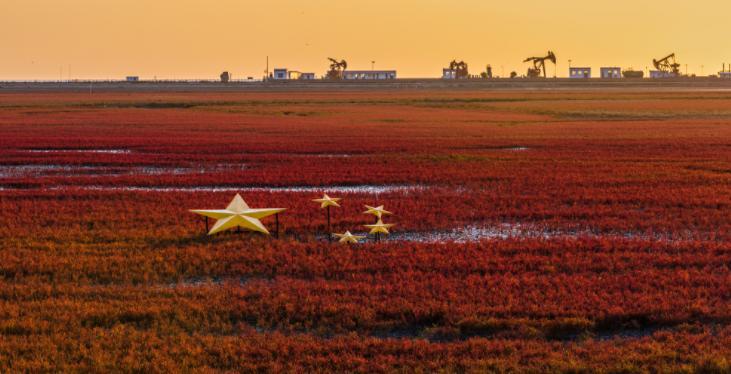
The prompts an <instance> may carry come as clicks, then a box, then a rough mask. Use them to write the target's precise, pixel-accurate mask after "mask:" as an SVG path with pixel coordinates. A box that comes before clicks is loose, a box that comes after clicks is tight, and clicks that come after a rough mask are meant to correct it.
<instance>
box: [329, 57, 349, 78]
mask: <svg viewBox="0 0 731 374" xmlns="http://www.w3.org/2000/svg"><path fill="white" fill-rule="evenodd" d="M328 60H330V70H328V71H327V74H325V78H326V79H334V80H339V79H343V72H344V71H345V70H347V69H348V62H347V61H345V60H340V61H338V60H336V59H334V58H331V57H328Z"/></svg>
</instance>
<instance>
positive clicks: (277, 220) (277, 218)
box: [274, 213, 279, 239]
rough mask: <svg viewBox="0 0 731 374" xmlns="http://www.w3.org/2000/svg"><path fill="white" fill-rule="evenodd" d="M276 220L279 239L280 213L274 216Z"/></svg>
mask: <svg viewBox="0 0 731 374" xmlns="http://www.w3.org/2000/svg"><path fill="white" fill-rule="evenodd" d="M274 219H275V220H276V237H277V239H279V213H277V214H275V215H274Z"/></svg>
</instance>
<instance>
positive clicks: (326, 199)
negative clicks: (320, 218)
mask: <svg viewBox="0 0 731 374" xmlns="http://www.w3.org/2000/svg"><path fill="white" fill-rule="evenodd" d="M340 200H342V199H341V198H339V197H330V196H327V194H324V195H323V196H322V198H320V199H314V200H312V201H314V202H316V203H321V204H320V208H321V209H325V208H327V207H329V206H334V207H339V206H340V204H338V201H340Z"/></svg>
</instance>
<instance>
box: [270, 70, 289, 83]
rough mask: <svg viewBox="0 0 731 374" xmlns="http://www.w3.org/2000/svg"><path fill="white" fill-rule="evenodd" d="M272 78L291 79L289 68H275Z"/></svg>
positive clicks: (278, 79)
mask: <svg viewBox="0 0 731 374" xmlns="http://www.w3.org/2000/svg"><path fill="white" fill-rule="evenodd" d="M272 79H273V80H275V81H281V80H287V79H289V73H288V72H287V69H281V68H274V73H272Z"/></svg>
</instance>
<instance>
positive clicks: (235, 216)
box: [191, 194, 286, 235]
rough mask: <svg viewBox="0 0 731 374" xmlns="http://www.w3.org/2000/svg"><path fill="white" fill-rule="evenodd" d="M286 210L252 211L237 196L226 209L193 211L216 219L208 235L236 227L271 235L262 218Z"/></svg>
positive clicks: (237, 195) (267, 209)
mask: <svg viewBox="0 0 731 374" xmlns="http://www.w3.org/2000/svg"><path fill="white" fill-rule="evenodd" d="M285 210H286V209H284V208H266V209H251V208H249V205H247V204H246V202H245V201H244V199H243V198H241V195H239V194H236V197H234V199H233V200H231V203H229V204H228V206H227V207H226V209H215V210H191V212H193V213H195V214H200V215H202V216H204V217H210V218H213V219H216V220H217V221H216V224H215V225H213V227H212V228H211V231H209V232H208V235H213V234H215V233H218V232H221V231H224V230H228V229H231V228H234V227H243V228H245V229H247V230H251V231H256V232H261V233H264V234H267V235H269V230H267V228H266V227H264V225H263V224H262V223H261V221H259V219H260V218H264V217H268V216H271V215H274V214H277V213H281V212H283V211H285Z"/></svg>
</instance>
